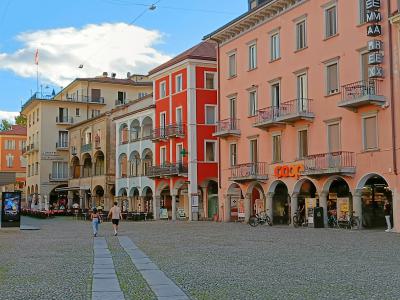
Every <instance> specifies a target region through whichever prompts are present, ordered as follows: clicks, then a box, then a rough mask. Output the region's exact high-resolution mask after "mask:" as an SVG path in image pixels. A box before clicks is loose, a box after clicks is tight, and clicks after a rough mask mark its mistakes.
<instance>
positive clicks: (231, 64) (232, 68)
mask: <svg viewBox="0 0 400 300" xmlns="http://www.w3.org/2000/svg"><path fill="white" fill-rule="evenodd" d="M228 60H229V78H231V77H235V76H236V53H233V54H231V55H229V58H228Z"/></svg>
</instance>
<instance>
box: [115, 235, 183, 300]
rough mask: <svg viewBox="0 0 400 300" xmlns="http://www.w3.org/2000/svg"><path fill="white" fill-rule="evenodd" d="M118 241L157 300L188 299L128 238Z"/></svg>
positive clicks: (121, 238)
mask: <svg viewBox="0 0 400 300" xmlns="http://www.w3.org/2000/svg"><path fill="white" fill-rule="evenodd" d="M118 240H119V243H120V244H121V246H122V248H123V249H124V250H125V251H126V253H128V255H129V256H130V258H131V260H132V262H133V264H134V265H135V267H136V268H137V269H138V270H139V272H140V273H141V274H142V276H143V277H144V279H145V280H146V281H147V284H148V285H149V286H150V288H151V289H152V290H153V292H154V294H156V296H157V298H158V299H163V300H167V299H177V300H178V299H179V300H180V299H182V300H183V299H189V297H188V296H187V295H186V294H185V293H184V292H183V291H182V290H181V289H180V288H179V287H178V286H177V285H176V284H175V283H174V282H173V281H172V280H171V279H169V278H168V277H167V276H166V275H165V274H164V272H163V271H161V270H160V269H159V268H158V267H157V265H155V264H154V263H153V262H152V261H151V259H150V258H149V257H148V256H147V255H146V254H145V253H144V252H143V251H141V250H140V249H139V248H138V247H137V246H136V245H135V244H134V243H133V242H132V240H131V239H130V238H129V237H126V236H120V237H118Z"/></svg>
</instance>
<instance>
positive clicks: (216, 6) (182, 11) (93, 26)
mask: <svg viewBox="0 0 400 300" xmlns="http://www.w3.org/2000/svg"><path fill="white" fill-rule="evenodd" d="M157 1H158V3H157V4H156V9H155V10H150V9H149V6H150V5H151V4H153V3H155V2H157ZM246 9H247V0H161V1H159V0H153V1H149V0H57V1H54V0H35V1H31V0H0V91H1V92H0V119H2V118H9V119H12V118H13V116H14V115H15V114H16V113H17V112H18V111H20V108H21V104H22V103H24V102H26V101H27V100H28V99H29V97H30V96H31V95H32V93H34V92H36V91H37V89H38V88H37V87H38V86H39V92H41V93H42V94H43V95H44V96H46V95H50V94H51V92H52V90H53V88H54V89H55V91H56V92H58V91H59V90H60V89H61V87H65V86H66V85H67V84H68V83H69V82H71V81H72V80H73V79H74V78H76V77H87V76H97V75H100V74H101V73H102V72H103V71H107V72H109V73H111V72H115V73H116V74H117V77H121V78H123V77H125V76H126V73H127V72H131V73H141V74H146V73H147V71H149V70H150V69H151V68H154V67H155V66H157V65H159V64H161V63H163V62H165V61H167V60H168V59H170V58H172V57H174V56H175V55H177V54H179V53H181V52H183V51H185V50H186V49H188V48H190V47H191V46H194V45H195V44H197V43H198V42H200V41H201V39H202V37H203V36H204V35H206V34H208V33H210V32H212V31H214V30H215V29H217V28H219V27H220V26H222V25H224V24H225V23H227V22H229V21H230V20H232V19H234V18H235V17H237V16H239V15H240V14H241V13H243V12H245V11H246ZM36 49H38V53H39V55H38V59H39V64H38V70H39V84H37V80H36V79H37V67H36V65H35V52H36ZM79 65H83V68H78V66H79Z"/></svg>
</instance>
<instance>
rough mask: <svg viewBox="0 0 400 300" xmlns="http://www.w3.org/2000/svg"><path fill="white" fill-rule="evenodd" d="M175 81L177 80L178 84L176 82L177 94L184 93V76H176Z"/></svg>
mask: <svg viewBox="0 0 400 300" xmlns="http://www.w3.org/2000/svg"><path fill="white" fill-rule="evenodd" d="M175 80H176V82H175V84H176V87H175V90H176V92H177V93H179V92H182V90H183V87H182V74H179V75H178V76H176V78H175Z"/></svg>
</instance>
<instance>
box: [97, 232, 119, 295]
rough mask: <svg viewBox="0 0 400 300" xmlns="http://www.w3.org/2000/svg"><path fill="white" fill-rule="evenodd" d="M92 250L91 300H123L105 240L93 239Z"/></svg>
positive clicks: (101, 238)
mask: <svg viewBox="0 0 400 300" xmlns="http://www.w3.org/2000/svg"><path fill="white" fill-rule="evenodd" d="M93 249H94V263H93V283H92V300H125V297H124V294H123V293H122V291H121V287H120V286H119V282H118V278H117V274H116V273H115V268H114V263H113V260H112V256H111V252H110V250H109V249H108V246H107V242H106V239H105V238H104V237H98V238H95V239H94V241H93Z"/></svg>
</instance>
